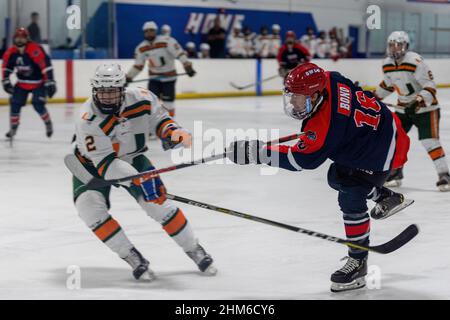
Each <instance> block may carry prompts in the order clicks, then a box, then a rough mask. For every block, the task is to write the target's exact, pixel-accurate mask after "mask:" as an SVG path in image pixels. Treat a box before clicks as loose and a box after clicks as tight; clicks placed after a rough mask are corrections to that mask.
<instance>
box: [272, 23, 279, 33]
mask: <svg viewBox="0 0 450 320" xmlns="http://www.w3.org/2000/svg"><path fill="white" fill-rule="evenodd" d="M272 30H274V31H280V30H281V27H280V25H279V24H276V23H275V24H273V25H272Z"/></svg>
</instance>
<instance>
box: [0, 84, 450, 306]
mask: <svg viewBox="0 0 450 320" xmlns="http://www.w3.org/2000/svg"><path fill="white" fill-rule="evenodd" d="M438 98H439V100H440V102H441V104H442V118H441V139H442V143H443V146H444V149H446V150H447V153H448V154H450V89H441V90H439V91H438ZM392 99H393V98H392ZM391 101H392V100H391ZM78 107H79V105H65V104H64V105H50V107H49V110H50V113H51V115H52V117H53V120H54V124H55V134H54V136H53V137H52V139H51V140H48V139H47V138H46V137H45V135H44V126H43V124H42V123H41V121H40V119H39V118H38V116H37V115H36V114H35V112H34V110H33V109H32V107H30V106H28V107H26V108H24V109H23V113H22V115H23V116H22V121H21V127H20V128H19V132H18V135H17V139H16V141H15V143H14V146H13V147H12V148H11V147H10V146H9V143H7V142H6V141H4V139H3V138H1V144H0V174H1V176H2V180H1V189H2V192H1V193H0V212H1V220H0V255H1V259H0V287H1V288H2V290H1V291H0V299H449V298H450V287H449V286H448V283H449V282H450V273H449V272H448V270H449V268H450V253H449V250H448V248H449V240H448V234H449V230H450V193H441V192H438V191H437V189H436V187H435V182H436V180H437V177H436V173H435V171H434V167H433V164H432V162H431V160H430V159H429V158H428V155H427V153H426V152H425V151H424V150H423V147H422V145H421V144H420V143H419V142H418V141H417V132H416V131H415V129H413V131H412V132H411V134H410V136H411V138H412V139H411V141H412V146H411V150H410V153H409V159H410V160H409V162H408V164H407V167H406V169H405V175H406V177H405V180H404V184H403V186H402V187H401V188H400V190H401V192H403V193H404V194H406V196H407V197H409V198H412V199H414V200H415V201H416V202H415V204H414V205H413V206H411V207H409V208H408V209H406V210H405V211H403V212H401V213H398V214H397V215H394V216H392V217H390V218H389V219H387V220H382V221H372V227H371V229H372V233H371V240H372V242H371V243H372V244H380V243H382V242H385V241H388V240H389V239H390V238H392V237H394V236H395V235H397V234H398V233H400V232H401V231H402V230H403V229H404V228H406V227H407V226H408V225H409V224H411V223H416V224H418V226H419V228H420V233H419V235H418V236H417V237H416V238H415V239H413V240H412V241H411V242H410V243H408V244H407V245H405V246H404V247H402V248H400V249H399V250H398V251H396V252H394V253H391V254H388V255H379V254H371V255H370V258H369V265H372V268H374V269H373V270H378V271H379V273H380V274H381V278H380V282H379V289H376V288H372V289H368V288H365V289H362V290H356V291H351V292H345V293H339V294H333V293H331V292H330V291H329V286H330V280H329V278H330V275H331V273H332V272H334V271H335V270H336V269H337V268H340V267H341V266H342V265H343V262H342V261H340V259H341V258H343V257H344V256H345V255H346V252H347V251H346V247H345V246H342V245H339V244H335V243H331V242H327V241H324V240H320V239H316V238H312V237H308V236H305V235H301V234H297V233H294V232H290V231H288V230H283V229H277V228H274V227H271V226H268V225H263V224H259V223H256V222H252V221H248V220H243V219H240V218H237V217H232V216H227V215H224V214H221V213H218V212H213V211H207V210H204V209H201V208H195V207H191V206H187V205H184V204H180V207H181V208H182V209H183V210H184V212H185V214H186V216H187V217H188V218H189V220H190V222H191V224H192V226H193V228H194V231H195V232H196V234H197V236H198V237H199V239H200V241H201V244H202V245H203V246H204V247H205V248H206V249H207V250H208V251H209V252H210V253H211V255H212V256H213V258H214V259H215V264H216V266H217V268H218V269H219V273H218V274H217V276H216V277H205V276H202V275H201V274H200V273H199V271H198V270H197V268H196V266H195V265H194V264H193V262H192V261H191V260H190V259H189V258H188V257H187V256H186V255H185V254H184V253H183V252H182V251H181V249H180V248H179V247H178V246H177V245H176V244H175V243H174V242H173V241H172V240H171V239H170V238H169V237H168V236H167V235H166V234H165V233H164V232H163V230H162V229H161V226H160V225H158V224H157V223H156V222H154V221H153V220H151V218H149V217H147V216H146V214H145V213H144V212H143V211H141V210H140V208H139V207H138V206H137V204H136V203H135V202H134V200H133V199H132V198H131V197H130V196H129V195H128V194H127V193H126V192H125V191H124V190H121V189H116V188H114V190H113V192H112V196H111V197H112V198H111V199H112V209H111V214H112V215H113V216H114V217H115V218H116V219H118V221H119V222H120V223H121V225H122V227H123V228H124V229H125V231H126V232H127V235H128V236H129V237H130V239H131V240H132V242H133V243H134V244H135V245H136V247H137V248H138V249H139V250H140V251H141V252H142V253H143V254H144V255H145V256H146V258H147V259H148V260H150V263H151V267H152V269H153V270H154V271H155V273H156V275H157V279H156V280H155V281H154V282H151V283H140V282H136V281H135V280H134V279H133V278H132V275H131V269H130V268H129V266H128V265H127V264H126V263H125V262H124V261H122V260H121V259H119V258H118V257H117V256H116V255H115V254H114V253H112V252H111V251H110V250H109V249H108V248H107V247H106V246H104V245H103V244H102V243H101V242H100V241H99V240H98V239H97V238H95V236H94V234H93V233H92V232H91V231H90V230H89V229H88V228H87V227H86V226H85V225H84V223H83V222H82V221H81V219H79V218H78V216H77V213H76V211H75V208H74V206H73V202H72V193H71V191H72V190H71V175H70V173H69V171H68V170H67V169H66V168H65V166H64V164H63V157H64V155H65V154H67V153H68V152H70V149H71V147H70V141H71V137H72V134H73V127H74V125H73V122H74V117H76V116H77V115H78V112H77V110H78ZM177 119H178V121H179V123H180V124H182V125H183V126H184V127H186V128H188V129H190V130H192V131H194V121H202V126H203V131H205V130H207V129H218V130H220V131H221V132H225V129H227V128H234V129H237V128H242V129H246V128H261V129H272V128H273V129H280V135H285V134H290V133H294V132H297V131H299V123H298V122H296V121H294V120H292V119H289V118H288V117H287V116H285V115H284V114H283V111H282V104H281V97H279V96H273V97H248V98H228V99H202V100H179V101H178V102H177ZM7 127H8V108H6V107H1V108H0V130H1V135H2V137H3V134H4V132H6V130H7ZM209 132H212V131H209ZM197 133H198V132H196V135H195V137H194V139H195V140H196V141H198V139H200V140H201V139H202V135H201V134H197ZM149 147H150V152H149V154H150V155H151V156H150V157H151V159H152V160H153V162H154V164H155V165H156V166H157V167H164V166H166V165H168V164H170V163H171V158H170V153H169V152H165V153H164V152H163V151H162V148H161V146H160V143H159V142H158V141H152V142H150V143H149ZM328 166H329V163H328V162H327V163H325V164H324V165H322V166H321V167H320V168H319V169H318V170H315V171H304V172H297V173H293V172H289V171H282V170H280V171H279V172H278V173H277V174H275V175H261V171H260V169H261V167H258V166H238V165H233V164H227V165H220V164H212V165H205V164H203V165H198V166H195V167H191V168H186V169H182V170H177V171H174V172H170V173H166V174H164V175H163V176H162V178H163V180H164V182H165V184H166V187H167V188H168V191H169V192H170V193H172V194H175V195H179V196H183V197H187V198H192V199H195V200H199V201H203V202H207V203H211V204H215V205H220V206H223V207H226V208H230V209H235V210H240V211H243V212H246V213H249V214H253V215H257V216H260V217H264V218H268V219H272V220H276V221H280V222H283V223H287V224H292V225H295V226H301V227H305V228H309V229H313V230H317V231H321V232H324V233H328V234H330V235H335V236H339V237H344V228H343V223H342V217H341V213H340V211H339V208H338V205H337V193H336V192H335V191H334V190H332V189H330V188H329V187H328V185H327V182H326V172H327V169H328ZM70 266H78V267H79V270H80V272H81V278H80V279H81V288H80V289H78V290H76V289H75V290H71V289H70V286H69V288H68V287H67V280H68V278H69V277H70V275H71V274H69V273H68V270H69V272H70V270H73V269H71V267H70Z"/></svg>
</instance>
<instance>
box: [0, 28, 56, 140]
mask: <svg viewBox="0 0 450 320" xmlns="http://www.w3.org/2000/svg"><path fill="white" fill-rule="evenodd" d="M2 59H3V65H2V77H3V78H2V85H3V89H4V90H5V91H6V92H7V93H9V94H10V95H11V98H10V108H11V109H10V118H9V119H10V120H9V122H10V129H9V131H8V132H7V133H6V137H7V138H12V137H14V136H15V135H16V132H17V128H18V127H19V123H20V110H21V109H22V107H23V106H24V105H25V104H26V103H27V98H28V94H29V93H31V94H32V95H33V97H32V100H31V103H32V104H33V107H34V109H35V110H36V112H37V113H38V114H39V115H40V116H41V119H42V121H44V123H45V129H46V135H47V137H51V136H52V134H53V126H52V121H51V119H50V115H49V113H48V111H47V108H46V107H45V103H46V101H47V96H48V97H49V98H51V97H53V95H54V94H55V93H56V83H55V80H54V78H53V67H52V63H51V61H50V57H49V56H48V55H47V54H46V53H45V51H44V49H43V48H42V47H41V46H40V45H39V44H37V43H35V42H32V41H31V40H30V35H29V33H28V31H27V29H25V28H18V29H17V30H16V32H15V33H14V45H13V46H11V47H10V48H9V49H8V50H7V51H6V52H5V54H4V55H3V58H2ZM14 71H15V72H16V76H17V83H16V84H15V86H13V85H12V83H11V80H10V78H9V77H10V76H11V74H13V73H14Z"/></svg>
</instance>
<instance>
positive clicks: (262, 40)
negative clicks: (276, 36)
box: [255, 34, 272, 58]
mask: <svg viewBox="0 0 450 320" xmlns="http://www.w3.org/2000/svg"><path fill="white" fill-rule="evenodd" d="M271 42H272V39H271V35H269V34H268V35H261V34H260V35H258V36H257V37H256V38H255V53H256V55H258V56H259V57H261V58H267V57H269V53H270V45H271Z"/></svg>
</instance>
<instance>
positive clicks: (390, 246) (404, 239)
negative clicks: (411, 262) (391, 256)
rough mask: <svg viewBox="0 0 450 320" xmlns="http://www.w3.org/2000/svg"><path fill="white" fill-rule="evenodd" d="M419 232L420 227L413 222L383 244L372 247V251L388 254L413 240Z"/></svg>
mask: <svg viewBox="0 0 450 320" xmlns="http://www.w3.org/2000/svg"><path fill="white" fill-rule="evenodd" d="M418 234H419V228H418V227H417V225H415V224H411V225H410V226H408V227H407V228H406V229H405V230H403V232H402V233H400V234H399V235H398V236H396V237H395V238H394V239H392V240H390V241H388V242H386V243H384V244H381V245H379V246H374V247H370V249H371V250H372V251H376V252H378V253H382V254H388V253H391V252H394V251H395V250H397V249H399V248H401V247H403V246H404V245H405V244H407V243H408V242H409V241H411V240H412V239H413V238H414V237H415V236H417V235H418Z"/></svg>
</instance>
